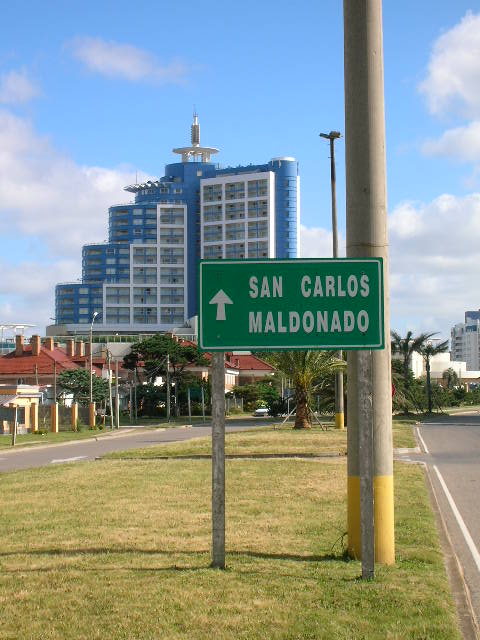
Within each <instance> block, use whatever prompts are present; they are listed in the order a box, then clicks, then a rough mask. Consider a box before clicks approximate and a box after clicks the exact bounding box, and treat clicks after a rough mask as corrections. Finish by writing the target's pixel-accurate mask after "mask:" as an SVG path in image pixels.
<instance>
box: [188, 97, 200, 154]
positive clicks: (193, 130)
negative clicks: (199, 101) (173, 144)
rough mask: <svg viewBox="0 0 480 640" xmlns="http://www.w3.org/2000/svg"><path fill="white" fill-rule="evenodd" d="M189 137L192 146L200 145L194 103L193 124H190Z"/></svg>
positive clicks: (198, 126)
mask: <svg viewBox="0 0 480 640" xmlns="http://www.w3.org/2000/svg"><path fill="white" fill-rule="evenodd" d="M190 139H191V142H192V145H193V146H194V147H199V146H200V125H199V124H198V113H197V110H196V109H195V105H193V124H192V126H191V136H190Z"/></svg>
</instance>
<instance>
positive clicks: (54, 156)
mask: <svg viewBox="0 0 480 640" xmlns="http://www.w3.org/2000/svg"><path fill="white" fill-rule="evenodd" d="M132 182H134V174H133V172H132V171H128V170H127V169H122V168H120V169H108V168H102V167H86V166H79V165H77V164H75V162H73V160H72V159H70V158H68V157H67V156H65V155H62V154H60V153H59V152H58V151H57V150H55V149H54V148H53V147H52V145H51V144H50V142H49V141H48V139H46V138H42V137H40V136H38V135H37V133H36V132H35V131H34V129H33V127H32V126H31V124H30V123H29V122H28V121H27V120H24V119H23V118H19V117H17V116H15V115H12V114H11V113H9V112H7V111H3V112H2V111H0V212H1V214H2V219H3V224H4V225H6V228H8V229H16V230H17V231H20V232H21V233H22V234H26V235H32V236H39V237H41V238H42V240H43V242H44V243H45V244H46V245H47V246H48V247H49V248H50V250H51V251H52V253H53V252H54V253H55V254H56V255H58V256H65V255H71V252H72V251H79V249H80V246H81V244H82V243H83V242H86V241H95V240H98V241H102V240H104V239H105V237H106V226H107V209H108V207H109V206H110V205H111V204H112V203H115V202H122V201H127V200H130V199H131V197H129V196H127V194H125V192H124V191H123V187H124V186H125V185H126V184H129V183H132ZM4 228H5V227H4Z"/></svg>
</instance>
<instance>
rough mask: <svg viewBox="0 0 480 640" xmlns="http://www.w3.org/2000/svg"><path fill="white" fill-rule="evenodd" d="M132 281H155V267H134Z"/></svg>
mask: <svg viewBox="0 0 480 640" xmlns="http://www.w3.org/2000/svg"><path fill="white" fill-rule="evenodd" d="M133 282H135V283H145V284H146V283H155V282H157V269H156V267H134V268H133Z"/></svg>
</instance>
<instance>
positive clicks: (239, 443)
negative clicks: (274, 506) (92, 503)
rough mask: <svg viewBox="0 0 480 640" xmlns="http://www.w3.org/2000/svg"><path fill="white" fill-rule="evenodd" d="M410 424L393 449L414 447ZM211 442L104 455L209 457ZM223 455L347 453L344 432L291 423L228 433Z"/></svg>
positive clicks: (397, 434)
mask: <svg viewBox="0 0 480 640" xmlns="http://www.w3.org/2000/svg"><path fill="white" fill-rule="evenodd" d="M412 424H413V421H411V422H409V421H404V422H400V421H396V422H394V424H393V444H394V447H415V446H416V442H415V438H414V436H413V432H412ZM211 453H212V439H211V437H210V436H207V437H203V438H194V439H192V440H186V441H184V442H174V443H170V444H160V445H156V446H153V447H145V448H141V449H130V450H128V451H116V452H113V453H110V454H108V455H107V456H105V457H106V458H112V459H121V458H123V459H132V458H138V459H151V458H159V457H161V458H163V457H165V456H167V457H169V458H175V457H177V456H195V455H211ZM225 453H226V454H227V455H255V454H257V455H263V454H270V455H275V454H278V455H282V454H306V455H322V454H332V455H339V456H344V455H346V453H347V432H346V431H339V430H336V429H328V430H327V431H324V430H323V429H321V428H320V427H319V426H314V427H312V428H311V429H308V430H304V431H303V430H296V429H293V428H292V423H287V424H285V425H283V426H282V427H278V426H266V427H259V428H257V429H252V430H251V431H240V432H237V433H227V434H226V435H225Z"/></svg>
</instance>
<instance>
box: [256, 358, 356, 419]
mask: <svg viewBox="0 0 480 640" xmlns="http://www.w3.org/2000/svg"><path fill="white" fill-rule="evenodd" d="M268 361H269V362H270V363H271V364H273V365H274V366H275V367H276V368H277V369H278V370H279V371H281V372H282V373H284V374H285V375H286V376H287V377H288V378H291V379H292V381H293V386H294V389H295V401H296V415H295V425H294V427H293V428H294V429H310V428H311V426H312V424H311V421H310V411H311V410H310V402H311V398H312V394H314V393H315V392H318V391H320V390H321V389H322V387H323V386H324V385H325V383H326V382H327V381H328V378H330V377H331V376H332V375H333V374H334V373H336V372H337V371H343V369H345V365H346V363H345V362H344V361H343V360H339V359H338V358H337V357H336V355H335V352H334V351H280V352H276V353H272V354H270V355H269V356H268Z"/></svg>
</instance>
